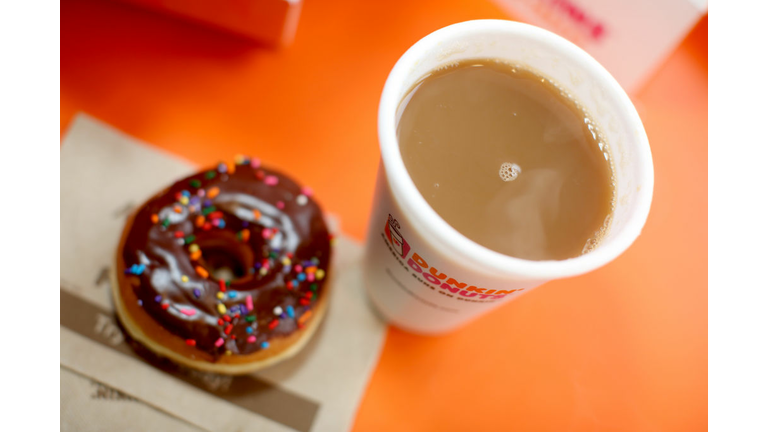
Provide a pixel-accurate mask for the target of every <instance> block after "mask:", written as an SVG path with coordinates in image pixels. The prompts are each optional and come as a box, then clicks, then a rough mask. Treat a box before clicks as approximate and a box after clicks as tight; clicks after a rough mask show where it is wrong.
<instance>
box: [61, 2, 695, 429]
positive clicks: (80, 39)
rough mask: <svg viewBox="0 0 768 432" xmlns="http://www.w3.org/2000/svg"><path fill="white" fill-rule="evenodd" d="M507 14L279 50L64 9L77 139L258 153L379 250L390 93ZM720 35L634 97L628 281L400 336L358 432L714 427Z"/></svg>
mask: <svg viewBox="0 0 768 432" xmlns="http://www.w3.org/2000/svg"><path fill="white" fill-rule="evenodd" d="M477 18H505V15H504V14H503V13H502V12H501V11H500V10H498V8H497V7H496V6H494V5H493V4H491V3H490V2H487V3H486V2H480V1H473V0H421V1H415V2H414V1H403V0H391V1H388V2H368V1H359V0H343V1H318V0H308V1H306V2H305V4H304V9H303V10H302V15H301V19H300V22H299V28H298V33H297V34H296V39H295V42H294V43H293V44H292V45H291V46H290V47H289V48H287V49H283V50H279V51H273V50H268V49H265V48H261V47H258V46H254V45H253V44H251V43H249V42H246V41H243V40H240V39H237V38H234V37H231V36H228V35H224V34H220V33H217V32H215V31H212V30H208V29H205V28H201V27H197V26H194V25H192V24H187V23H184V22H180V21H176V20H172V19H169V18H167V17H164V16H161V15H155V14H153V13H151V12H145V11H143V10H139V9H134V8H131V7H128V6H124V5H121V4H113V3H111V2H105V1H94V0H64V1H62V2H61V128H62V133H63V132H64V131H65V130H66V128H67V126H68V125H69V123H70V121H71V120H72V118H73V116H74V115H75V113H76V112H78V111H84V112H87V113H89V114H91V115H93V116H95V117H97V118H99V119H102V120H104V121H106V122H108V123H110V124H112V125H114V126H116V127H117V128H119V129H122V130H124V131H126V132H127V133H129V134H131V135H133V136H136V137H138V138H141V139H143V140H145V141H147V142H150V143H153V144H154V145H156V146H158V147H161V148H163V149H166V150H169V151H171V152H173V153H175V154H177V155H180V156H182V157H184V158H186V159H188V160H190V161H191V162H193V163H196V164H200V165H203V164H212V163H214V162H217V161H218V160H220V159H228V158H230V157H231V156H232V155H233V154H235V153H245V154H253V155H258V156H259V157H261V158H262V159H263V160H264V161H265V162H267V163H269V164H270V165H273V166H277V167H280V168H281V169H283V170H285V171H287V172H289V173H291V174H292V175H293V176H295V177H296V178H298V179H299V180H300V181H301V182H303V183H305V184H308V185H310V186H312V187H313V188H314V189H315V191H316V194H317V196H318V197H319V199H320V200H321V201H322V203H323V204H324V206H325V208H326V209H327V210H329V211H331V212H333V213H335V214H337V215H339V216H340V217H341V220H342V228H343V230H344V231H345V232H347V233H348V234H350V235H352V236H354V237H356V238H358V239H360V240H362V239H363V236H364V232H365V228H366V224H367V215H368V212H369V210H370V202H371V196H372V192H373V185H374V176H375V172H376V167H377V163H378V147H377V145H378V144H377V139H376V110H377V103H378V99H379V95H380V91H381V88H382V86H383V84H384V80H385V79H386V77H387V74H388V73H389V70H390V68H391V67H392V66H393V65H394V63H395V61H396V60H397V59H398V58H399V56H400V55H401V54H402V53H403V52H404V51H405V50H406V49H407V48H408V47H409V46H410V45H411V44H413V43H414V42H416V41H417V40H418V39H419V38H421V37H422V36H424V35H426V34H428V33H430V32H431V31H433V30H435V29H438V28H440V27H443V26H446V25H448V24H452V23H455V22H458V21H464V20H468V19H477ZM707 37H708V36H707V19H706V18H704V19H703V20H702V21H701V22H700V23H699V24H698V25H697V27H696V29H695V30H694V31H693V33H692V34H691V35H690V36H688V38H687V39H686V40H685V42H684V43H683V45H682V46H681V47H680V48H678V49H677V50H676V51H675V52H674V53H673V55H672V56H671V57H670V58H669V60H668V61H667V62H666V63H665V64H664V65H663V67H662V68H661V69H660V70H659V71H658V72H657V73H656V74H655V75H654V76H653V77H652V78H651V79H650V81H649V82H648V83H647V85H645V86H644V87H643V88H642V90H641V91H639V92H638V93H637V94H636V95H635V96H634V101H635V103H636V105H637V108H638V111H639V112H640V115H641V117H642V119H643V121H644V123H645V127H646V130H647V132H648V136H649V139H650V142H651V146H652V150H653V157H654V164H655V168H656V189H655V191H654V201H653V206H652V209H651V214H650V217H649V219H648V223H647V225H646V228H645V231H644V232H643V234H642V235H641V236H640V238H639V239H638V240H637V242H636V243H635V244H634V245H633V246H632V248H630V250H629V251H628V252H626V253H625V254H624V255H622V256H621V257H620V258H619V259H617V260H616V261H615V262H613V263H611V264H610V265H608V266H606V267H604V268H602V269H600V270H598V271H595V272H593V273H591V274H588V275H586V276H582V277H578V278H573V279H568V280H561V281H556V282H550V283H548V284H546V285H545V286H544V287H542V288H539V289H537V290H535V291H533V292H531V293H529V294H527V295H525V296H523V297H522V298H520V299H519V300H517V301H515V302H512V303H508V304H506V305H505V306H502V307H501V308H500V309H498V310H496V311H494V312H492V313H490V314H489V315H487V316H485V317H483V318H482V319H480V320H478V321H476V322H475V323H473V324H471V325H469V326H468V327H466V328H464V329H462V330H460V331H458V332H456V333H455V334H451V335H448V336H444V337H439V338H428V337H419V336H414V335H410V334H407V333H404V332H401V331H398V330H396V329H390V330H389V331H388V334H387V339H386V344H385V346H384V349H383V352H382V355H381V359H380V361H379V364H378V366H377V368H376V370H375V372H374V374H373V377H372V379H371V382H370V385H369V387H368V389H367V391H366V394H365V396H364V398H363V400H362V402H361V406H360V410H359V412H358V415H357V419H356V421H355V426H354V430H355V431H393V430H397V431H425V430H427V431H431V430H434V431H447V430H512V429H516V430H551V431H561V430H702V429H705V428H707V279H706V277H707V43H708V42H707Z"/></svg>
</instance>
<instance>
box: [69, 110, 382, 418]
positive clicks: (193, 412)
mask: <svg viewBox="0 0 768 432" xmlns="http://www.w3.org/2000/svg"><path fill="white" fill-rule="evenodd" d="M224 156H229V155H222V157H224ZM194 170H195V169H194V167H193V166H192V165H191V164H189V163H187V162H185V161H183V160H181V159H179V158H177V157H174V156H171V155H169V154H167V153H164V152H162V151H160V150H158V149H156V148H152V147H150V146H147V145H144V144H142V143H141V142H138V141H137V140H135V139H133V138H131V137H129V136H127V135H125V134H122V133H121V132H119V131H116V130H114V129H112V128H110V127H109V126H107V125H104V124H102V123H100V122H98V121H96V120H94V119H92V118H90V117H88V116H86V115H82V114H81V115H79V116H78V117H77V118H76V119H75V120H74V121H73V123H72V126H71V128H70V130H69V132H68V133H67V135H66V136H65V138H64V144H63V146H62V149H61V287H60V289H61V426H62V429H63V430H78V431H80V430H141V431H145V430H164V431H170V430H182V431H186V430H199V429H204V430H212V431H234V430H238V431H248V430H258V431H291V430H296V431H346V430H348V429H349V428H350V427H351V425H352V421H353V420H354V414H355V411H356V409H357V405H358V403H359V401H360V397H361V396H362V393H363V391H364V389H365V386H366V384H367V381H368V378H369V376H370V374H371V371H372V369H373V367H374V366H375V363H376V360H377V358H378V355H379V351H380V349H381V345H382V343H383V340H384V332H385V329H386V326H385V324H384V323H383V322H382V321H381V320H380V319H379V318H377V317H376V316H375V315H374V314H373V313H372V312H371V310H370V308H369V307H368V305H367V300H366V298H365V295H364V292H363V289H362V282H363V279H362V274H361V269H360V259H361V253H362V248H361V246H360V245H359V244H357V243H356V242H354V241H352V240H351V239H349V238H348V237H345V236H344V235H343V234H342V235H339V236H337V239H338V240H337V243H336V246H335V249H334V254H335V258H334V264H333V265H334V266H335V267H336V270H335V272H334V273H335V275H336V277H335V279H334V280H333V281H332V283H333V284H334V286H333V287H332V291H331V292H332V295H331V304H330V310H329V313H328V315H327V316H326V319H325V322H324V323H323V325H322V326H321V327H320V329H319V330H318V332H317V333H316V334H315V336H314V337H313V339H312V341H310V343H309V344H308V345H307V346H306V347H305V348H304V349H303V350H302V352H301V353H299V354H298V355H297V356H296V357H294V358H293V359H290V360H288V361H286V362H283V363H281V364H279V365H276V366H273V367H271V368H269V369H266V370H264V371H260V372H258V373H255V374H252V375H249V376H243V377H235V378H232V377H227V376H219V375H214V374H209V373H199V372H195V371H191V370H186V369H181V368H178V367H175V366H173V365H171V364H168V363H163V362H158V361H156V360H157V359H154V360H153V359H152V358H151V356H142V355H139V354H140V353H141V351H140V350H139V354H137V351H136V350H134V349H132V348H131V346H130V344H129V342H128V341H126V340H125V338H124V336H123V333H122V331H121V330H120V328H119V326H118V323H117V321H116V319H115V316H114V313H113V308H112V301H111V297H110V293H109V283H110V282H109V277H108V274H109V273H108V272H109V267H110V266H111V265H112V257H113V256H114V252H115V247H116V245H117V241H118V237H119V235H120V232H121V229H122V227H123V223H124V220H125V217H126V216H127V215H128V214H129V213H130V212H131V210H132V209H133V208H134V207H135V206H137V205H140V204H141V203H142V202H143V201H144V200H145V199H146V198H147V197H149V196H150V195H152V194H153V193H155V192H156V191H158V190H160V189H161V188H162V187H164V186H166V185H168V184H170V183H171V182H172V181H174V180H176V179H178V178H180V177H183V176H185V175H188V174H190V173H192V172H194ZM149 360H152V361H149Z"/></svg>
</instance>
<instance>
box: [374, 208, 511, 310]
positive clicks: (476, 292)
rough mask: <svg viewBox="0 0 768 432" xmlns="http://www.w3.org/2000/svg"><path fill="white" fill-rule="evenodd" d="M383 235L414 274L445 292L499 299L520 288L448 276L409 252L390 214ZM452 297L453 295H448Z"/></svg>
mask: <svg viewBox="0 0 768 432" xmlns="http://www.w3.org/2000/svg"><path fill="white" fill-rule="evenodd" d="M384 235H385V236H386V237H387V240H388V241H389V245H390V247H391V248H392V251H393V252H394V253H395V255H397V256H398V258H402V259H403V261H406V262H407V264H408V267H409V268H410V269H411V270H412V271H413V272H414V274H415V275H416V276H417V277H418V278H420V279H423V280H424V281H426V282H428V283H429V284H432V285H434V286H436V287H439V288H440V289H442V290H445V291H446V292H450V293H452V294H458V295H459V296H461V297H476V298H478V299H489V300H491V299H500V298H503V297H504V296H506V295H509V294H512V293H514V292H517V291H522V289H513V290H493V289H488V288H481V287H477V286H475V285H468V284H467V283H466V282H460V281H458V280H456V279H455V278H453V277H450V276H448V275H447V274H446V273H443V272H441V271H440V270H438V269H436V268H435V267H432V266H430V265H429V263H428V262H427V260H425V259H424V258H423V257H422V256H421V255H419V254H418V252H416V251H414V252H413V253H411V245H410V244H408V241H407V240H406V239H405V238H404V237H403V235H402V234H401V233H400V224H399V223H398V222H397V219H395V218H393V217H392V215H391V214H390V215H388V217H387V223H386V225H385V226H384ZM450 296H451V297H453V295H450Z"/></svg>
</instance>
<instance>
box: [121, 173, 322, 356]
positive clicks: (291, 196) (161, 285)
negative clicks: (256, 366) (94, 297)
mask: <svg viewBox="0 0 768 432" xmlns="http://www.w3.org/2000/svg"><path fill="white" fill-rule="evenodd" d="M330 238H331V236H330V235H329V232H328V228H327V226H326V224H325V220H324V219H323V216H322V212H321V209H320V207H319V206H318V204H317V203H316V202H315V201H314V200H313V199H312V194H311V191H310V190H309V189H308V188H301V187H300V186H299V185H297V184H296V183H294V182H293V181H292V180H291V179H290V178H288V177H286V176H285V175H282V174H280V173H279V172H276V171H273V170H269V169H266V168H263V167H261V166H260V163H259V162H258V160H256V159H253V160H249V159H246V158H240V159H239V160H237V162H236V163H235V164H220V165H219V166H218V167H217V168H216V169H211V170H206V171H202V172H199V173H197V174H194V175H192V176H190V177H187V178H185V179H183V180H180V181H178V182H176V183H175V184H173V185H172V186H171V187H169V188H168V189H166V190H164V191H162V192H160V193H158V194H157V195H155V196H154V197H152V198H151V199H149V200H148V201H147V202H146V203H145V204H144V205H142V206H141V207H140V208H139V209H138V210H137V211H136V213H134V215H133V216H132V218H131V219H130V220H129V222H128V224H127V225H126V227H125V230H124V232H123V236H122V239H121V242H120V246H119V249H118V255H117V272H116V273H117V282H118V285H119V289H120V292H121V297H122V298H123V300H125V299H132V301H134V302H135V303H134V305H138V306H139V307H140V308H141V310H143V311H144V312H146V314H147V315H149V316H150V317H151V318H152V319H153V320H154V321H155V322H157V323H158V324H160V325H161V326H162V327H163V328H165V329H166V330H168V331H169V332H170V333H172V334H174V335H176V336H178V337H180V338H182V339H184V340H185V341H186V344H187V345H189V346H191V347H194V348H195V349H196V350H198V352H199V353H200V354H201V355H200V357H201V358H206V359H209V360H211V361H216V360H217V359H218V358H220V357H221V356H222V355H238V354H239V355H247V354H252V353H255V352H258V351H261V350H266V349H268V348H269V343H270V341H272V340H274V339H275V338H285V337H287V336H289V335H291V334H292V333H294V332H296V331H297V330H298V329H301V328H303V327H304V325H306V322H307V320H309V319H311V316H312V310H313V307H314V306H315V305H316V303H317V302H318V299H320V298H321V297H322V296H323V294H324V289H325V281H326V277H327V274H326V272H327V271H328V265H329V262H330V258H331V248H330ZM222 267H227V268H230V269H232V271H233V272H234V273H235V277H233V278H232V280H225V279H218V278H217V277H216V276H215V274H216V269H217V268H222ZM125 290H129V291H130V292H128V293H126V292H125ZM122 293H125V294H131V293H132V294H133V295H122ZM129 309H135V307H133V308H129ZM206 353H207V354H208V355H205V354H206Z"/></svg>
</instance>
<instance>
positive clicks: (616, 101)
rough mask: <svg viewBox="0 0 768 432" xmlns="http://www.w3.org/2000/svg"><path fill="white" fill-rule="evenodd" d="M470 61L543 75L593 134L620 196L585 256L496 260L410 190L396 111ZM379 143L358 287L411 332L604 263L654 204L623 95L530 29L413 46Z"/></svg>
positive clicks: (591, 67) (645, 152)
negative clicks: (429, 79)
mask: <svg viewBox="0 0 768 432" xmlns="http://www.w3.org/2000/svg"><path fill="white" fill-rule="evenodd" d="M473 58H492V59H500V60H504V61H507V62H509V63H511V64H520V65H525V66H527V67H529V68H531V69H533V70H534V71H537V72H539V73H541V74H542V75H544V76H546V77H549V78H551V79H552V80H553V81H554V82H555V83H557V84H559V85H560V86H561V87H562V88H564V89H565V90H566V91H567V92H568V93H570V94H571V96H572V97H573V98H574V99H575V100H576V101H578V102H579V103H580V104H581V105H582V106H583V107H584V108H585V109H586V111H587V112H588V113H589V114H590V115H591V117H592V118H593V119H594V120H595V123H597V125H598V126H599V127H600V128H601V132H602V134H603V136H604V137H605V139H606V143H607V145H608V147H609V148H610V152H611V155H612V157H613V163H614V174H615V181H616V198H617V199H616V208H615V210H614V213H613V217H612V221H611V224H610V228H609V231H608V232H607V234H606V236H605V237H604V238H603V240H602V242H601V243H600V244H599V246H598V247H597V248H596V249H595V250H593V251H592V252H589V253H586V254H584V255H581V256H579V257H577V258H571V259H567V260H558V261H529V260H524V259H519V258H513V257H510V256H507V255H503V254H500V253H498V252H495V251H492V250H490V249H488V248H485V247H483V246H481V245H479V244H477V243H475V242H473V241H471V240H469V239H468V238H467V237H465V236H464V235H462V234H461V233H459V232H458V231H457V230H455V229H454V228H453V227H451V226H450V225H449V224H448V223H447V222H445V221H444V220H443V219H442V218H440V216H438V214H437V213H436V212H435V211H434V210H433V209H432V208H431V207H430V206H429V204H428V203H427V201H426V200H425V199H424V198H423V197H422V196H421V194H420V193H419V191H418V190H417V189H416V185H415V184H414V183H413V181H412V180H411V178H410V176H409V175H408V172H407V171H406V168H405V165H404V163H403V160H402V158H401V155H400V148H399V145H398V142H397V137H396V122H397V118H398V108H399V106H400V102H401V101H402V99H403V97H404V96H405V94H406V93H407V92H408V91H409V90H410V89H411V88H412V86H413V85H414V84H415V83H416V82H417V81H418V80H419V79H420V78H422V77H423V76H424V75H426V74H427V73H428V72H430V71H432V70H434V69H435V68H438V67H440V66H445V65H448V64H451V63H453V62H457V61H461V60H465V59H473ZM379 144H380V147H381V164H380V165H379V173H378V178H377V184H376V192H375V196H374V200H373V210H372V213H371V220H370V226H369V231H368V238H367V245H366V256H365V264H364V266H365V273H366V275H365V278H366V288H367V290H368V293H369V296H370V298H371V300H372V303H373V304H374V305H375V307H376V308H377V309H378V310H379V311H380V312H381V313H382V314H383V315H384V317H385V318H387V319H388V320H389V321H390V322H391V323H393V324H394V325H396V326H398V327H401V328H403V329H405V330H409V331H413V332H417V333H427V334H436V333H443V332H446V331H450V330H453V329H455V328H457V327H459V326H461V325H463V324H465V323H467V322H468V321H470V320H472V319H473V318H476V317H478V316H480V315H481V314H483V313H484V312H487V311H489V310H491V309H493V308H495V307H497V306H498V305H500V304H502V303H503V302H506V301H508V300H510V299H513V298H516V297H518V296H520V295H522V294H523V293H525V292H528V291H530V290H531V289H533V288H535V287H537V286H539V285H541V284H542V283H544V282H546V281H549V280H552V279H557V278H565V277H569V276H576V275H579V274H582V273H587V272H589V271H592V270H594V269H596V268H598V267H601V266H603V265H605V264H607V263H608V262H610V261H611V260H613V259H614V258H616V257H617V256H619V255H620V254H621V253H622V252H624V251H625V250H626V249H627V248H628V247H629V246H630V245H631V244H632V242H633V241H634V240H635V238H637V236H638V235H639V234H640V231H641V229H642V228H643V225H644V224H645V220H646V218H647V216H648V211H649V209H650V205H651V196H652V192H653V162H652V160H651V150H650V147H649V145H648V138H647V136H646V134H645V130H644V129H643V124H642V122H641V121H640V117H639V116H638V114H637V111H636V110H635V108H634V106H633V105H632V102H631V101H630V100H629V97H628V96H627V95H626V93H625V92H624V91H623V90H622V88H621V87H620V86H619V84H618V83H617V82H616V80H615V79H614V78H613V77H612V76H611V75H610V74H609V73H608V71H606V70H605V69H604V68H603V67H602V66H601V65H600V64H599V63H598V62H597V61H596V60H595V59H593V58H592V57H591V56H590V55H589V54H587V53H586V52H584V51H583V50H582V49H580V48H579V47H577V46H576V45H574V44H572V43H570V42H568V41H567V40H565V39H563V38H561V37H560V36H557V35H555V34H554V33H550V32H548V31H546V30H543V29H540V28H538V27H534V26H530V25H527V24H522V23H517V22H512V21H502V20H477V21H467V22H463V23H459V24H454V25H451V26H448V27H445V28H443V29H440V30H437V31H436V32H434V33H432V34H430V35H429V36H427V37H425V38H423V39H422V40H420V41H419V42H417V43H416V44H415V45H413V46H412V47H411V48H410V49H409V50H408V51H407V52H406V53H405V54H403V56H402V57H401V58H400V60H399V61H398V62H397V64H395V67H394V68H393V69H392V72H390V74H389V78H388V79H387V82H386V84H385V86H384V91H383V93H382V96H381V102H380V105H379ZM456 205H457V206H458V205H461V203H456Z"/></svg>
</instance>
